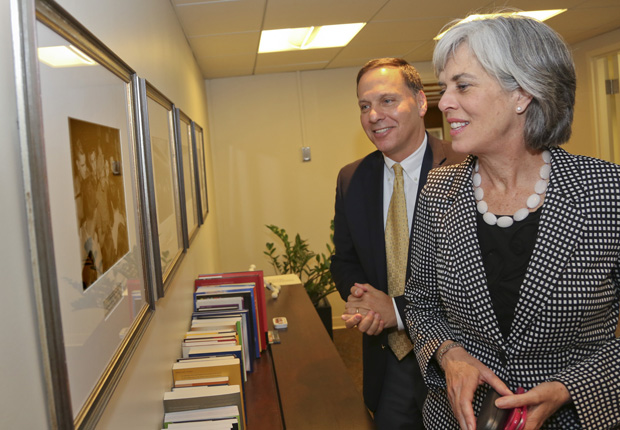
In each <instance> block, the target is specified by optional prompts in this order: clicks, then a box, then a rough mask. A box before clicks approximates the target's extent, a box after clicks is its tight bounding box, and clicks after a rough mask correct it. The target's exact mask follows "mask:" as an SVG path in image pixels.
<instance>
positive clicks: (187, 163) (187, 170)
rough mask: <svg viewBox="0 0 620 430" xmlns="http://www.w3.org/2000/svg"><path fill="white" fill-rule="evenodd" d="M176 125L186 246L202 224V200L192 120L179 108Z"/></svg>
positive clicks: (187, 246) (176, 110) (176, 111)
mask: <svg viewBox="0 0 620 430" xmlns="http://www.w3.org/2000/svg"><path fill="white" fill-rule="evenodd" d="M175 114H176V115H175V126H176V136H177V146H178V149H177V151H178V153H179V154H180V157H179V167H178V169H179V183H180V189H181V196H182V200H183V204H182V209H183V221H184V223H183V224H184V228H183V229H184V235H183V236H184V240H185V248H189V245H190V243H191V242H192V240H193V239H194V237H195V236H196V233H198V227H199V226H200V210H199V204H200V200H199V197H198V195H197V194H198V190H197V185H198V181H196V164H195V152H196V147H195V145H194V139H193V134H192V120H191V119H190V118H189V116H187V115H186V114H185V113H184V112H183V111H182V110H180V109H179V108H175Z"/></svg>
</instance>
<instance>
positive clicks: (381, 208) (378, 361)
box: [331, 58, 463, 430]
mask: <svg viewBox="0 0 620 430" xmlns="http://www.w3.org/2000/svg"><path fill="white" fill-rule="evenodd" d="M357 96H358V101H359V107H360V119H361V123H362V127H363V128H364V131H365V132H366V134H367V135H368V138H369V139H370V140H371V141H372V143H373V144H374V145H375V146H376V147H377V151H375V152H373V153H371V154H369V155H368V156H366V157H365V158H363V159H361V160H358V161H356V162H354V163H352V164H349V165H347V166H345V167H344V168H343V169H342V170H341V171H340V174H339V175H338V184H337V189H336V212H335V217H334V244H335V255H334V256H333V257H332V262H331V272H332V276H333V279H334V281H335V282H336V286H337V288H338V290H339V292H340V295H341V297H342V298H343V300H347V304H346V306H345V314H344V315H343V316H342V318H343V320H345V324H346V326H347V327H348V328H352V327H356V326H357V328H358V329H359V330H360V331H362V332H363V333H365V335H364V340H363V343H364V347H363V361H364V400H365V402H366V406H367V407H368V409H369V410H370V411H372V412H373V414H374V419H375V423H376V425H377V428H378V429H379V430H397V429H423V428H424V427H423V424H422V405H423V402H424V399H425V397H426V387H425V386H424V382H423V380H422V376H421V374H420V369H419V367H418V364H417V362H416V359H415V355H414V354H413V352H411V350H410V348H411V346H410V342H409V341H408V338H406V335H405V334H403V333H405V332H406V331H405V330H404V325H403V322H404V308H405V299H404V297H403V295H402V294H403V293H402V291H403V289H404V281H403V280H404V279H406V277H405V273H400V277H399V278H398V284H401V283H402V284H403V285H401V286H400V292H398V293H394V291H395V290H394V288H393V287H391V288H390V291H391V293H390V294H389V293H388V264H387V263H386V239H385V236H384V231H385V228H386V223H387V219H388V208H389V206H390V204H391V203H390V202H391V198H392V194H393V189H394V183H395V182H398V181H400V184H402V185H401V186H400V187H401V188H399V189H400V190H402V191H400V192H399V194H402V193H403V191H404V195H405V201H406V212H407V213H406V220H404V221H403V222H407V223H408V226H409V231H406V228H405V238H404V240H405V241H406V243H405V245H404V246H405V248H404V251H402V249H403V247H401V248H399V249H400V250H401V251H399V252H400V253H401V254H402V255H401V256H400V258H401V260H402V264H401V266H400V267H402V268H403V269H404V267H407V269H406V270H407V272H408V271H409V265H408V264H407V262H408V261H409V259H408V256H407V249H408V238H409V237H410V233H411V225H412V220H413V217H414V213H415V202H416V198H417V195H418V193H419V192H420V190H421V188H422V186H423V185H424V183H425V181H426V175H427V173H428V171H429V170H430V169H431V168H433V167H437V166H440V165H447V164H451V163H454V162H458V161H460V160H461V159H462V158H463V156H462V155H458V154H455V153H453V152H452V150H451V147H450V144H449V143H447V142H443V141H440V140H437V139H435V138H433V137H432V136H430V135H428V134H427V133H426V131H425V128H424V115H425V114H426V110H427V101H426V96H425V95H424V92H423V87H422V82H421V79H420V76H419V74H418V73H417V71H416V70H415V68H413V67H412V66H411V65H409V64H408V63H407V62H406V61H405V60H402V59H398V58H382V59H377V60H372V61H370V62H368V63H367V64H366V65H365V66H364V67H363V68H362V69H361V70H360V71H359V73H358V76H357ZM399 166H400V167H399ZM397 171H398V173H397ZM400 172H402V173H400ZM398 175H402V179H396V178H397V176H398ZM398 177H400V176H398ZM394 194H397V193H394ZM402 206H404V205H401V207H402ZM402 215H403V216H402V217H401V219H403V218H404V217H405V216H404V209H403V213H402ZM401 231H402V229H401ZM389 243H392V241H391V239H390V241H389ZM390 252H391V253H393V251H390ZM392 260H393V259H391V261H392ZM390 264H391V265H392V263H390ZM403 271H404V270H400V272H403ZM393 272H394V269H392V273H393ZM407 276H408V273H407ZM390 279H393V278H390ZM390 282H391V284H394V281H390ZM399 331H400V333H396V334H399V335H402V336H403V337H404V342H406V343H407V344H408V345H409V346H408V349H405V350H404V351H403V350H400V351H398V349H399V348H396V347H394V346H393V344H392V342H391V341H390V342H388V337H389V336H391V335H390V333H393V332H399ZM390 345H392V348H391V347H390ZM393 349H394V351H396V352H394V351H393Z"/></svg>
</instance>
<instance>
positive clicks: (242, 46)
mask: <svg viewBox="0 0 620 430" xmlns="http://www.w3.org/2000/svg"><path fill="white" fill-rule="evenodd" d="M259 39H260V33H259V32H253V33H232V34H218V35H215V36H202V37H192V38H190V39H189V43H190V45H191V47H192V50H193V51H194V54H195V55H196V56H197V57H202V56H205V57H214V56H226V55H239V54H252V55H256V51H257V49H258V41H259Z"/></svg>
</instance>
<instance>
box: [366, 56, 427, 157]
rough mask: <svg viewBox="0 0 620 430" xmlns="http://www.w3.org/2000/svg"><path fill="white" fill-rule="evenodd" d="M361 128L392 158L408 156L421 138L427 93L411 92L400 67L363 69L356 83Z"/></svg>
mask: <svg viewBox="0 0 620 430" xmlns="http://www.w3.org/2000/svg"><path fill="white" fill-rule="evenodd" d="M357 98H358V102H359V107H360V120H361V123H362V128H363V129H364V131H365V132H366V135H367V136H368V138H369V139H370V140H371V142H372V143H373V144H374V145H375V146H376V147H377V149H378V150H379V151H381V152H383V153H384V154H385V155H386V156H388V157H389V158H391V159H392V160H394V161H397V162H400V161H402V160H404V159H405V158H407V157H408V156H409V155H411V154H412V153H413V152H414V151H415V150H416V149H418V147H419V146H420V144H421V143H422V141H423V139H424V114H426V107H427V106H426V96H425V95H424V92H422V91H420V92H419V93H418V94H416V95H414V94H413V92H412V91H411V89H410V88H409V87H407V85H406V84H405V80H404V79H403V76H402V74H401V72H400V70H399V69H397V68H394V67H382V68H377V69H372V70H369V71H368V72H366V73H365V74H364V75H363V76H362V78H361V79H360V82H359V84H358V86H357Z"/></svg>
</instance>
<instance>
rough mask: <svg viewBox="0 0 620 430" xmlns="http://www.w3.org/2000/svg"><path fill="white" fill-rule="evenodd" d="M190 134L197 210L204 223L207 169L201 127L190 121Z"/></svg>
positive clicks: (207, 211) (205, 217) (205, 215)
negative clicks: (194, 167) (193, 147)
mask: <svg viewBox="0 0 620 430" xmlns="http://www.w3.org/2000/svg"><path fill="white" fill-rule="evenodd" d="M192 136H193V140H194V146H195V148H196V151H195V154H196V157H195V166H196V170H197V171H198V175H196V180H197V181H198V184H197V185H196V187H197V188H198V191H199V192H198V198H199V201H200V204H199V205H198V206H199V212H200V223H201V224H202V223H204V222H205V220H206V219H207V214H208V213H209V199H208V193H207V169H206V165H207V164H206V161H205V144H204V136H203V130H202V127H200V126H199V125H198V124H196V123H195V122H193V121H192Z"/></svg>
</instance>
